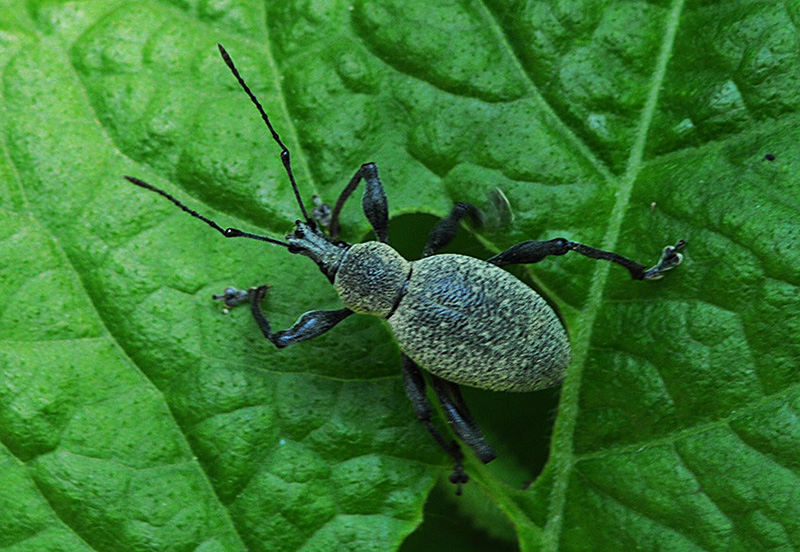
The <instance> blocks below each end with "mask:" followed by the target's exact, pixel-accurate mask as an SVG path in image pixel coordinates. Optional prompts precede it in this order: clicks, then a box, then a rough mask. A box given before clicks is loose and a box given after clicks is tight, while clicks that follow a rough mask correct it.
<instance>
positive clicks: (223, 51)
mask: <svg viewBox="0 0 800 552" xmlns="http://www.w3.org/2000/svg"><path fill="white" fill-rule="evenodd" d="M217 48H218V49H219V53H220V55H221V56H222V60H223V61H224V62H225V65H227V66H228V67H230V66H231V65H232V64H233V60H231V56H230V55H228V51H227V50H226V49H225V47H224V46H222V44H220V43H219V42H217Z"/></svg>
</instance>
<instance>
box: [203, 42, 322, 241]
mask: <svg viewBox="0 0 800 552" xmlns="http://www.w3.org/2000/svg"><path fill="white" fill-rule="evenodd" d="M217 48H219V53H220V54H221V55H222V60H223V61H224V62H225V65H227V66H228V69H230V70H231V73H233V76H234V77H236V80H237V81H239V85H240V86H241V87H242V89H243V90H244V91H245V92H246V93H247V95H248V96H249V97H250V101H251V102H253V105H255V106H256V109H258V112H259V113H260V114H261V118H262V119H263V120H264V122H265V123H266V124H267V128H268V129H269V131H270V133H271V134H272V139H273V140H275V142H276V143H277V144H278V146H279V147H280V148H281V162H283V168H284V169H286V174H287V175H289V181H290V182H291V183H292V190H294V197H295V199H297V204H298V205H299V206H300V212H301V213H303V219H305V223H306V224H308V225H309V226H311V227H312V228H316V226H317V225H316V223H315V222H314V220H313V219H311V218H310V217H309V216H308V211H307V210H306V206H305V205H304V204H303V198H301V197H300V190H299V189H298V188H297V181H296V180H295V178H294V173H293V172H292V162H291V155H290V154H289V148H287V147H286V146H285V145H284V143H283V141H282V140H281V137H280V136H278V133H277V132H276V131H275V128H274V127H273V126H272V123H271V122H270V120H269V117H268V116H267V112H266V111H264V108H263V107H261V102H259V101H258V98H256V95H255V94H253V92H252V90H250V87H249V86H247V83H246V82H244V79H243V78H242V75H240V74H239V70H238V69H236V66H235V65H234V64H233V60H232V59H231V56H230V55H228V52H227V51H226V50H225V48H223V47H222V44H219V43H217Z"/></svg>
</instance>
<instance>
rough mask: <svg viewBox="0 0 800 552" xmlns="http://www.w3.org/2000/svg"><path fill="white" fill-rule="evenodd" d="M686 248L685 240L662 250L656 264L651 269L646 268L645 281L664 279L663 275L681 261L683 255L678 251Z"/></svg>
mask: <svg viewBox="0 0 800 552" xmlns="http://www.w3.org/2000/svg"><path fill="white" fill-rule="evenodd" d="M685 246H686V240H680V241H678V243H676V244H675V245H668V246H667V247H665V248H664V252H663V253H662V254H661V258H660V259H659V260H658V263H657V264H656V265H655V266H654V267H651V268H648V269H647V270H646V271H645V273H644V279H645V280H658V279H659V278H663V277H664V273H665V272H666V271H668V270H672V269H673V268H675V267H676V266H678V265H679V264H681V262H682V261H683V255H681V254H680V253H678V250H679V249H683V248H684V247H685Z"/></svg>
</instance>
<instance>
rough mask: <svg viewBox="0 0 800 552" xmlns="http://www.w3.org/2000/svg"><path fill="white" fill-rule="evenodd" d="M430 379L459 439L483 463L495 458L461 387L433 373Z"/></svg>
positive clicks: (495, 454) (495, 455) (494, 453)
mask: <svg viewBox="0 0 800 552" xmlns="http://www.w3.org/2000/svg"><path fill="white" fill-rule="evenodd" d="M431 380H432V382H433V390H434V391H435V392H436V396H437V397H438V399H439V402H440V403H441V405H442V408H443V409H444V414H445V416H447V420H448V421H449V422H450V427H451V428H452V429H453V431H454V432H455V434H456V435H458V437H459V439H461V440H462V441H464V443H466V444H467V445H468V446H469V448H471V449H472V450H473V451H474V452H475V455H476V456H477V457H478V458H479V459H480V461H481V462H483V463H484V464H488V463H489V462H491V461H492V460H494V459H495V458H497V453H496V452H495V451H494V449H493V448H492V447H491V445H489V443H487V442H486V437H484V436H483V432H482V431H481V428H479V427H478V424H477V423H476V422H475V419H474V418H473V417H472V414H471V413H470V411H469V408H467V403H466V402H464V397H463V396H462V395H461V388H459V386H458V384H456V383H453V382H450V381H447V380H443V379H442V378H440V377H437V376H435V375H433V374H431Z"/></svg>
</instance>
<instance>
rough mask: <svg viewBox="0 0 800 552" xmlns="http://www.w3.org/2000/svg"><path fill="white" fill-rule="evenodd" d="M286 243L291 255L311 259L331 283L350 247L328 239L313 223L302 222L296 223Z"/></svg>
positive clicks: (344, 243)
mask: <svg viewBox="0 0 800 552" xmlns="http://www.w3.org/2000/svg"><path fill="white" fill-rule="evenodd" d="M286 241H287V242H289V253H295V254H300V255H305V256H306V257H310V258H311V260H313V261H314V262H315V263H317V266H319V268H320V270H322V272H323V273H324V274H325V275H326V276H327V277H328V279H329V280H330V281H331V282H333V279H334V277H335V276H336V271H337V270H338V269H339V264H341V262H342V258H343V257H344V253H345V251H346V250H347V249H348V248H349V247H350V244H348V243H346V242H343V241H338V240H334V239H332V238H330V237H328V236H327V235H325V234H324V233H323V232H322V231H320V230H318V229H317V227H316V225H314V224H313V223H308V222H304V221H302V220H297V221H295V229H294V232H293V233H292V234H289V235H288V236H286Z"/></svg>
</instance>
